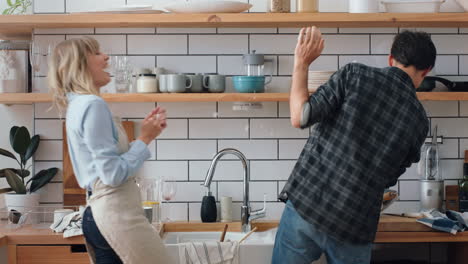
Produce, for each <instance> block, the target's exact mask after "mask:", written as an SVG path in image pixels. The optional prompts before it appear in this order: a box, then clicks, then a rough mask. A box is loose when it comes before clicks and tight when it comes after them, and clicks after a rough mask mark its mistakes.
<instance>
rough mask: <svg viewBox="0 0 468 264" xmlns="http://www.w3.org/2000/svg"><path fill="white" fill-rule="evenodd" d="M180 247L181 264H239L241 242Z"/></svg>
mask: <svg viewBox="0 0 468 264" xmlns="http://www.w3.org/2000/svg"><path fill="white" fill-rule="evenodd" d="M178 245H179V263H183V264H225V263H226V264H239V254H238V250H239V242H237V241H235V242H218V241H206V242H188V243H180V244H178Z"/></svg>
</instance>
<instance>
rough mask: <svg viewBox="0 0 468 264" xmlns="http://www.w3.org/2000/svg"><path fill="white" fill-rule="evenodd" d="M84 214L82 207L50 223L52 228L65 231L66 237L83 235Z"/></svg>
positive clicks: (58, 231)
mask: <svg viewBox="0 0 468 264" xmlns="http://www.w3.org/2000/svg"><path fill="white" fill-rule="evenodd" d="M82 215H83V212H82V208H80V211H78V212H74V213H70V214H67V215H64V216H63V217H59V218H57V219H56V221H55V222H54V223H53V224H52V225H50V229H52V230H54V232H57V233H62V232H63V237H64V238H67V237H73V236H80V235H83V230H82V229H81V226H82V222H83V221H82Z"/></svg>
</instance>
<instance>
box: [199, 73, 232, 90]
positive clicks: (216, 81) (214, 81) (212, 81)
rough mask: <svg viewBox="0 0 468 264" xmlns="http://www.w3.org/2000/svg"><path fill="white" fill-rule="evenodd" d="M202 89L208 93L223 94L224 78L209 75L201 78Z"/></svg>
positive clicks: (222, 76)
mask: <svg viewBox="0 0 468 264" xmlns="http://www.w3.org/2000/svg"><path fill="white" fill-rule="evenodd" d="M203 87H204V88H206V89H208V91H209V92H210V93H224V91H225V90H226V76H224V75H218V74H210V75H204V76H203Z"/></svg>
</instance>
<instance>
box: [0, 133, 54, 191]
mask: <svg viewBox="0 0 468 264" xmlns="http://www.w3.org/2000/svg"><path fill="white" fill-rule="evenodd" d="M40 140H41V138H40V137H39V135H35V136H33V137H32V138H31V137H30V135H29V131H28V129H27V128H26V127H17V126H14V127H12V128H11V129H10V145H11V147H12V148H13V150H14V151H15V152H16V153H17V154H18V155H19V157H20V159H19V160H18V159H17V158H16V156H15V155H14V154H13V153H11V152H10V151H8V150H5V149H2V148H0V155H2V156H5V157H8V158H11V159H14V160H16V162H17V163H18V165H19V166H20V168H19V169H14V168H6V169H2V170H0V178H6V180H7V182H8V184H9V185H10V188H4V189H0V193H5V192H10V191H14V192H16V193H17V194H26V193H28V192H29V193H33V192H35V191H37V190H39V189H40V188H42V187H43V186H44V185H46V184H47V183H49V182H50V181H51V180H52V178H54V176H55V175H56V174H57V172H58V168H50V169H46V170H41V171H40V172H38V173H37V174H36V175H34V176H33V177H31V178H30V179H29V180H28V181H27V182H25V179H26V178H27V177H28V176H29V175H31V172H30V171H29V170H28V169H29V168H30V167H31V166H29V167H26V165H27V163H28V160H29V159H30V158H31V157H32V156H33V155H34V153H36V151H37V148H38V147H39V142H40ZM28 184H29V188H28V187H27V186H28Z"/></svg>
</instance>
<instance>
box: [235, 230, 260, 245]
mask: <svg viewBox="0 0 468 264" xmlns="http://www.w3.org/2000/svg"><path fill="white" fill-rule="evenodd" d="M255 231H257V227H254V229H252V230H251V231H250V232H248V233H247V234H246V235H245V236H244V237H243V238H242V239H241V240H239V244H240V243H242V242H244V240H246V239H247V238H248V237H249V236H250V235H251V234H253V232H255Z"/></svg>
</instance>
